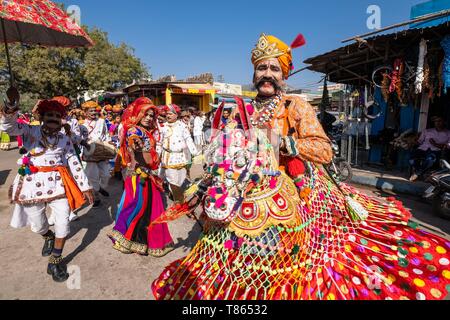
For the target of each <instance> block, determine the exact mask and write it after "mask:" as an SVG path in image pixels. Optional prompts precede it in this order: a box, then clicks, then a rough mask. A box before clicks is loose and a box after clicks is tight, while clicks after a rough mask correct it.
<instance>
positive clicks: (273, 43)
mask: <svg viewBox="0 0 450 320" xmlns="http://www.w3.org/2000/svg"><path fill="white" fill-rule="evenodd" d="M305 43H306V42H305V38H304V37H303V35H301V34H299V35H298V36H297V38H296V39H295V40H294V42H293V43H292V44H291V46H288V45H287V44H286V43H284V42H283V41H281V40H280V39H278V38H276V37H274V36H267V35H265V34H264V33H263V34H262V35H261V37H260V38H259V40H258V44H257V45H256V48H255V49H253V51H252V63H253V65H254V66H255V67H256V65H257V64H258V63H259V62H261V61H263V60H267V59H270V58H277V59H278V61H279V62H280V65H281V69H282V70H283V75H284V77H285V78H286V79H287V78H288V77H289V74H290V72H291V70H293V69H294V66H293V64H292V49H295V48H298V47H301V46H303V45H304V44H305Z"/></svg>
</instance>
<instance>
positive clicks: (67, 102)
mask: <svg viewBox="0 0 450 320" xmlns="http://www.w3.org/2000/svg"><path fill="white" fill-rule="evenodd" d="M52 100H54V101H58V102H59V103H60V104H62V105H63V106H64V107H66V108H67V107H68V106H70V105H71V104H72V101H70V99H69V98H67V97H62V96H61V97H54V98H53V99H52Z"/></svg>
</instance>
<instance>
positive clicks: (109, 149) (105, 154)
mask: <svg viewBox="0 0 450 320" xmlns="http://www.w3.org/2000/svg"><path fill="white" fill-rule="evenodd" d="M89 146H90V148H89V150H88V149H87V148H85V149H84V152H83V160H84V161H86V162H101V161H109V160H111V159H114V158H115V157H116V155H117V150H116V148H115V147H114V146H113V145H111V144H109V143H108V142H102V141H94V142H92V143H90V144H89Z"/></svg>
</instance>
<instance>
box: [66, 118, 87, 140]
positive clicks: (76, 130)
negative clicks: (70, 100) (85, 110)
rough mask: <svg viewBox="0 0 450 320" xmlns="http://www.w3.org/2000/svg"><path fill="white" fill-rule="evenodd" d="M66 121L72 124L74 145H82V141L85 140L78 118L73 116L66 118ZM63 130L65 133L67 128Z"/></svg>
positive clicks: (71, 135) (71, 130)
mask: <svg viewBox="0 0 450 320" xmlns="http://www.w3.org/2000/svg"><path fill="white" fill-rule="evenodd" d="M66 123H68V124H69V125H70V137H71V139H72V143H73V144H74V145H80V143H81V141H83V135H82V133H81V128H80V125H79V123H78V120H77V119H75V118H72V117H67V118H66ZM62 132H63V133H64V134H65V130H64V129H63V130H62Z"/></svg>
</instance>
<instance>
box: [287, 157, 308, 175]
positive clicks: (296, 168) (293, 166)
mask: <svg viewBox="0 0 450 320" xmlns="http://www.w3.org/2000/svg"><path fill="white" fill-rule="evenodd" d="M286 170H287V173H288V175H289V176H290V177H293V178H295V177H299V176H302V175H303V174H304V173H305V171H306V169H305V164H304V163H303V161H302V160H300V159H299V158H288V159H287V160H286Z"/></svg>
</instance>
